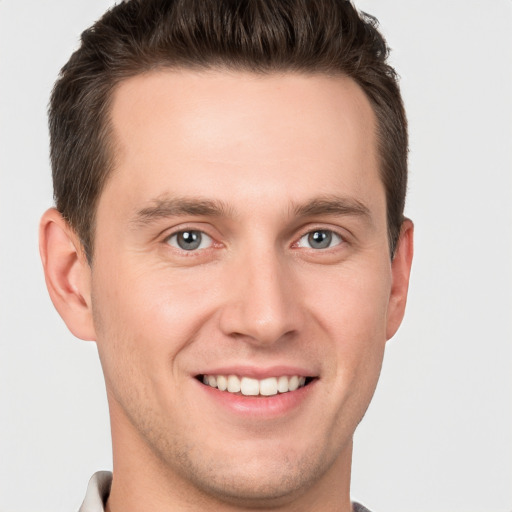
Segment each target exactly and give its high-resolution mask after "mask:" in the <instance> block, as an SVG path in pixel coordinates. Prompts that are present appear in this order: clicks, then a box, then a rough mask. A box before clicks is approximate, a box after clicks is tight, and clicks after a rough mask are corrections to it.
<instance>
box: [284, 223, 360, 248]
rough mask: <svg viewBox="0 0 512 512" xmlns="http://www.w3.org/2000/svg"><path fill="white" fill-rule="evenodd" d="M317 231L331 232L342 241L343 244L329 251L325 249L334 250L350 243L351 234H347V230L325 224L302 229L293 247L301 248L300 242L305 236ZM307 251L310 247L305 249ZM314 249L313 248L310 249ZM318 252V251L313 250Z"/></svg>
mask: <svg viewBox="0 0 512 512" xmlns="http://www.w3.org/2000/svg"><path fill="white" fill-rule="evenodd" d="M315 231H329V232H331V233H333V234H334V235H336V236H338V237H339V238H340V239H341V242H340V243H339V244H336V245H335V246H333V247H329V248H327V249H324V250H325V251H327V250H328V249H334V247H337V246H339V245H343V244H347V243H349V238H350V234H349V233H347V230H345V229H342V228H340V227H338V226H332V225H325V224H313V225H311V224H310V225H308V226H305V227H303V228H301V229H300V231H299V235H298V236H297V237H296V238H295V242H293V243H292V247H299V248H302V247H300V246H299V245H298V244H299V241H300V240H301V239H302V238H304V237H305V236H307V235H309V234H311V233H314V232H315ZM304 248H305V249H308V247H304ZM309 249H312V248H309ZM313 250H316V251H318V249H313Z"/></svg>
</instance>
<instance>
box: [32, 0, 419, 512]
mask: <svg viewBox="0 0 512 512" xmlns="http://www.w3.org/2000/svg"><path fill="white" fill-rule="evenodd" d="M386 56H387V48H386V45H385V43H384V40H383V39H382V37H381V35H380V34H379V33H378V32H377V30H376V28H375V23H374V20H372V19H371V18H369V17H367V16H365V15H360V14H358V13H357V11H356V10H355V9H354V8H353V6H352V5H351V4H350V2H347V1H341V0H317V1H315V2H304V1H302V0H295V1H287V2H283V1H282V0H246V1H239V2H233V1H230V0H211V1H210V0H200V1H199V0H198V1H193V0H186V1H185V0H182V1H169V0H167V1H164V0H144V1H142V0H141V1H137V0H131V1H128V2H124V3H122V4H120V5H118V6H116V7H114V8H113V9H112V10H111V11H110V12H108V13H106V14H105V15H104V17H103V18H102V19H101V20H100V21H98V22H97V23H96V24H95V25H94V26H93V27H92V28H91V29H89V30H88V31H86V32H85V33H84V34H83V35H82V45H81V47H80V48H79V49H78V50H77V52H75V54H74V55H73V56H72V57H71V59H70V61H69V62H68V63H67V64H66V66H65V67H64V68H63V70H62V74H61V76H60V78H59V80H58V82H57V84H56V86H55V89H54V92H53V96H52V100H51V105H50V131H51V156H52V166H53V178H54V189H55V198H56V209H50V210H48V211H47V212H46V213H45V214H44V215H43V218H42V221H41V233H40V234H41V242H40V245H41V254H42V259H43V264H44V269H45V275H46V281H47V285H48V289H49V292H50V295H51V297H52V300H53V303H54V304H55V306H56V308H57V310H58V311H59V313H60V314H61V316H62V318H63V319H64V321H65V322H66V324H67V326H68V327H69V329H70V330H71V331H72V332H73V334H75V335H76V336H78V337H79V338H82V339H87V340H95V341H96V343H97V346H98V351H99V355H100V359H101V363H102V367H103V371H104V375H105V382H106V388H107V396H108V402H109V409H110V417H111V427H112V442H113V461H114V470H113V476H111V475H110V474H109V473H100V474H97V475H95V477H93V479H92V480H91V483H90V486H89V489H88V494H87V496H86V499H85V501H84V504H83V506H82V509H81V510H83V511H99V510H103V508H104V509H105V510H107V511H111V512H120V511H123V512H130V511H140V510H152V511H164V510H172V511H182V510H183V511H185V510H217V511H235V510H237V511H238V510H255V509H263V510H279V511H288V510H294V511H313V510H318V511H339V512H348V511H350V510H364V508H363V507H361V506H360V505H357V504H351V502H350V492H349V490H350V467H351V451H352V436H353V433H354V430H355V428H356V426H357V424H358V423H359V421H360V420H361V418H362V417H363V415H364V413H365V411H366V408H367V406H368V404H369V402H370V399H371V396H372V394H373V391H374V389H375V386H376V383H377V380H378V376H379V372H380V367H381V363H382V358H383V352H384V347H385V343H386V341H387V340H388V339H389V338H391V337H392V336H393V335H394V333H395V332H396V330H397V329H398V327H399V324H400V322H401V320H402V317H403V314H404V308H405V302H406V297H407V287H408V281H409V271H410V266H411V260H412V232H413V228H412V223H411V222H410V221H409V220H407V219H404V217H403V207H404V201H405V188H406V172H407V165H406V161H407V131H406V120H405V114H404V111H403V106H402V102H401V98H400V93H399V90H398V86H397V83H396V78H395V75H394V72H393V70H392V69H391V68H390V67H389V66H388V65H387V64H386V61H385V59H386Z"/></svg>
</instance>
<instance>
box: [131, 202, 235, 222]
mask: <svg viewBox="0 0 512 512" xmlns="http://www.w3.org/2000/svg"><path fill="white" fill-rule="evenodd" d="M230 213H232V211H231V208H230V207H229V206H228V205H226V204H225V203H224V202H222V201H218V200H212V199H206V198H200V197H198V198H194V197H172V198H159V199H155V200H154V201H153V202H152V203H151V205H150V206H147V207H146V208H143V209H141V210H139V211H138V212H137V213H136V214H135V217H134V219H133V221H132V223H133V224H137V225H141V224H150V223H151V222H154V221H157V220H159V219H164V218H168V217H180V216H186V215H200V216H206V217H227V216H229V215H230Z"/></svg>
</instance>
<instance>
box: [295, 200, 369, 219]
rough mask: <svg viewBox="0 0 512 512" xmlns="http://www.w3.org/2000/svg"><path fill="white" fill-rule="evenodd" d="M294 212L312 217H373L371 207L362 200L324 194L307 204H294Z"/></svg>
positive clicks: (301, 215)
mask: <svg viewBox="0 0 512 512" xmlns="http://www.w3.org/2000/svg"><path fill="white" fill-rule="evenodd" d="M293 213H294V214H295V215H296V216H297V217H310V216H316V215H342V216H354V217H364V218H366V219H367V220H370V219H371V214H370V209H369V208H368V207H367V206H366V205H364V204H363V203H362V202H361V201H358V200H357V199H353V198H346V197H340V196H334V195H328V196H322V197H318V198H315V199H312V200H311V201H308V202H307V203H305V204H298V205H294V206H293Z"/></svg>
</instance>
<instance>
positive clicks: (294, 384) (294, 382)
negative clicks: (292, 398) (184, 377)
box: [210, 375, 299, 391]
mask: <svg viewBox="0 0 512 512" xmlns="http://www.w3.org/2000/svg"><path fill="white" fill-rule="evenodd" d="M210 386H211V384H210ZM298 387H299V377H297V375H294V376H293V377H290V380H289V381H288V389H289V390H290V391H295V390H296V389H298Z"/></svg>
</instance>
